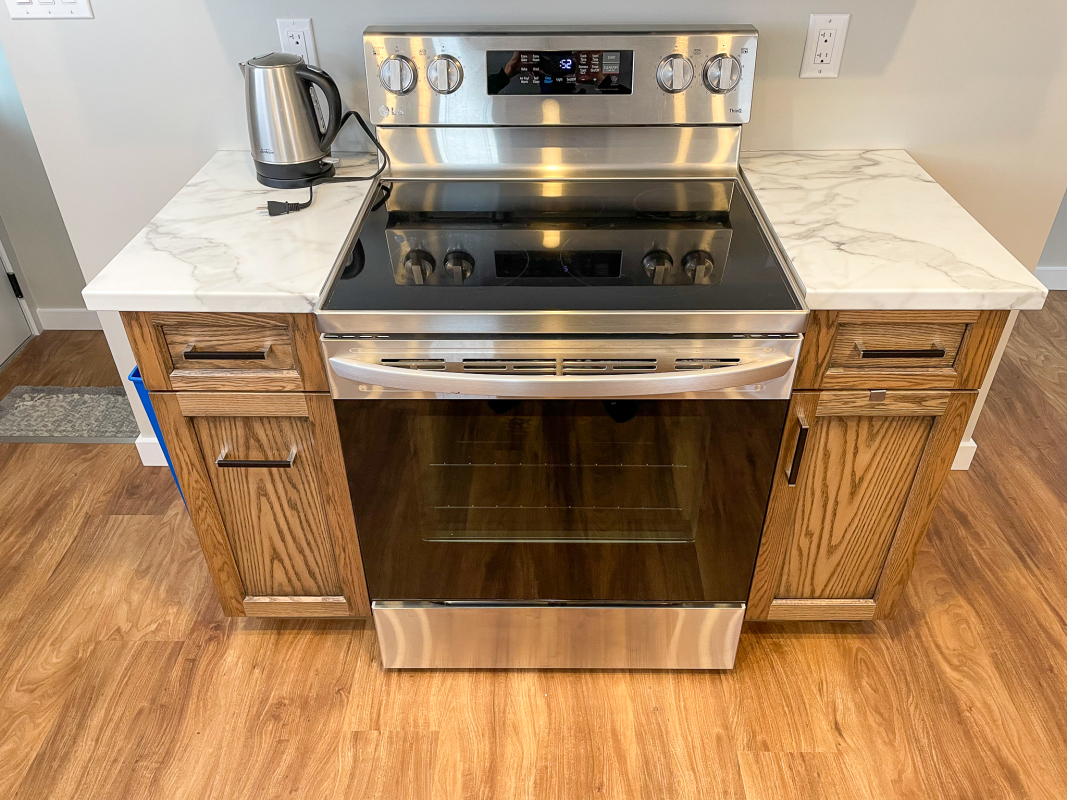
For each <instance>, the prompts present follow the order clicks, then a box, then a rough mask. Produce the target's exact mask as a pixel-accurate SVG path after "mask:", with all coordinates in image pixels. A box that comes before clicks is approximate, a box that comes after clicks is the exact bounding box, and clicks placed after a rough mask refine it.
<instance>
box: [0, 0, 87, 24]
mask: <svg viewBox="0 0 1067 800" xmlns="http://www.w3.org/2000/svg"><path fill="white" fill-rule="evenodd" d="M7 10H8V12H9V13H10V14H11V19H92V18H93V7H92V6H91V5H89V0H7Z"/></svg>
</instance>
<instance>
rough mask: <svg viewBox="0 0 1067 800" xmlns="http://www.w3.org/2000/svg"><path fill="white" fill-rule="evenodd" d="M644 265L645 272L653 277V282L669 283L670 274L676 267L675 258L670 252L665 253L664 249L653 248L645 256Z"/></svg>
mask: <svg viewBox="0 0 1067 800" xmlns="http://www.w3.org/2000/svg"><path fill="white" fill-rule="evenodd" d="M643 266H644V268H645V274H646V275H647V276H648V277H650V278H651V279H652V282H653V283H655V284H663V283H669V281H668V276H669V275H670V273H671V270H672V269H673V267H674V259H673V258H671V254H670V253H665V252H663V251H662V250H653V251H652V252H651V253H649V254H648V255H647V256H645V260H644V262H643Z"/></svg>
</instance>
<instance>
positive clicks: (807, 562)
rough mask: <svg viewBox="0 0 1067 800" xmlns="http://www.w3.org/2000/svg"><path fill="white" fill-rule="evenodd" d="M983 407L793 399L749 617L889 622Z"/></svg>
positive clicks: (944, 399)
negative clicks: (965, 435)
mask: <svg viewBox="0 0 1067 800" xmlns="http://www.w3.org/2000/svg"><path fill="white" fill-rule="evenodd" d="M976 396H977V395H976V393H974V392H958V391H957V392H951V391H890V392H885V393H884V398H882V397H881V395H880V394H879V393H875V394H872V393H871V392H869V391H840V392H798V393H796V394H794V396H793V401H792V403H791V405H790V411H789V416H788V418H787V422H786V431H785V435H784V436H783V441H782V447H781V450H780V452H779V459H778V465H777V468H776V474H775V478H774V482H773V484H772V489H771V502H770V506H769V508H768V513H767V519H766V522H765V524H764V531H763V539H762V541H761V545H760V553H759V559H758V561H757V564H756V573H755V578H754V580H753V586H752V593H751V594H750V597H749V609H748V614H747V618H748V619H841V620H856V619H875V618H880V617H887V616H889V615H890V614H891V613H892V609H893V606H894V604H895V603H896V601H897V599H899V597H900V594H901V592H902V591H903V588H904V586H905V584H906V582H907V578H908V575H909V574H910V572H911V567H912V564H913V563H914V558H915V553H916V551H917V550H918V547H919V545H920V544H921V542H922V537H923V535H924V533H925V531H926V527H927V525H928V523H929V521H930V517H931V515H932V513H933V508H934V505H935V504H936V501H937V498H938V496H939V495H940V492H941V487H942V485H943V483H944V480H945V477H946V476H947V474H948V471H949V469H950V467H951V464H952V458H953V456H954V455H955V452H956V448H957V445H958V444H959V441H960V437H961V435H962V432H963V429H964V427H965V425H966V422H967V418H968V416H969V415H970V410H971V408H972V407H973V405H974V401H975V398H976Z"/></svg>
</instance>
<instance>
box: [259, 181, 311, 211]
mask: <svg viewBox="0 0 1067 800" xmlns="http://www.w3.org/2000/svg"><path fill="white" fill-rule="evenodd" d="M314 199H315V187H314V186H312V187H311V194H310V195H309V196H308V199H307V202H306V203H286V202H285V201H284V200H268V201H267V205H265V206H260V207H259V210H260V211H266V212H267V214H268V216H271V217H280V216H282V214H292V213H293V212H294V211H303V210H304V209H305V208H307V207H308V206H310V205H311V201H312V200H314Z"/></svg>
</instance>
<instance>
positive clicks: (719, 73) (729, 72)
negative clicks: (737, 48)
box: [704, 53, 741, 94]
mask: <svg viewBox="0 0 1067 800" xmlns="http://www.w3.org/2000/svg"><path fill="white" fill-rule="evenodd" d="M740 82H741V62H740V61H738V60H737V59H736V58H734V57H733V56H731V55H728V54H727V53H719V54H718V55H717V56H712V57H711V58H709V59H708V63H707V64H705V65H704V85H705V86H707V87H708V91H709V92H713V93H715V94H726V93H727V92H732V91H733V90H734V88H735V87H736V86H737V84H739V83H740Z"/></svg>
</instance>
